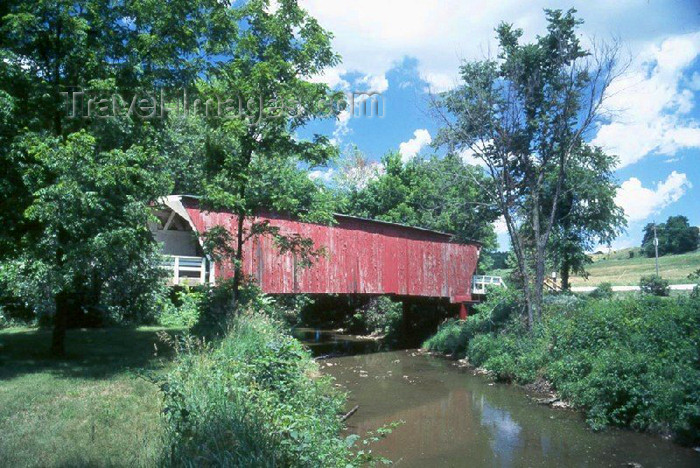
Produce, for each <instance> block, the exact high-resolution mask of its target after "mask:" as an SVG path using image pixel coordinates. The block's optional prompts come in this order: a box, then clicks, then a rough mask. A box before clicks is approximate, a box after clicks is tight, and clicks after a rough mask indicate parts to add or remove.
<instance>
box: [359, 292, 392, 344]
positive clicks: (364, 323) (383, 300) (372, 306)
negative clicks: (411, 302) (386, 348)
mask: <svg viewBox="0 0 700 468" xmlns="http://www.w3.org/2000/svg"><path fill="white" fill-rule="evenodd" d="M402 320H403V309H402V304H401V302H394V301H393V300H392V299H391V298H390V297H388V296H379V297H373V298H371V299H370V300H369V301H367V302H366V303H365V304H363V305H362V306H361V307H359V308H357V309H356V310H355V311H354V313H353V314H352V315H351V316H350V317H349V318H348V320H347V321H348V328H349V329H350V330H351V331H352V332H353V333H358V334H371V335H384V337H385V341H386V342H395V341H396V340H398V339H399V335H400V328H401V324H402Z"/></svg>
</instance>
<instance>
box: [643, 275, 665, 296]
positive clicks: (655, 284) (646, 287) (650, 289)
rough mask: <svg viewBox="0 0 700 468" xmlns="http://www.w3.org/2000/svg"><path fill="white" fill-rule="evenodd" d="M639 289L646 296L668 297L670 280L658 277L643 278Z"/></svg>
mask: <svg viewBox="0 0 700 468" xmlns="http://www.w3.org/2000/svg"><path fill="white" fill-rule="evenodd" d="M639 287H640V289H641V290H642V292H643V293H645V294H653V295H654V296H668V293H669V287H668V280H665V279H663V278H661V277H660V276H657V275H649V276H642V277H641V279H640V280H639Z"/></svg>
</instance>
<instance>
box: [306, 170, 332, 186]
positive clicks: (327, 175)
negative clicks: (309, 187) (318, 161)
mask: <svg viewBox="0 0 700 468" xmlns="http://www.w3.org/2000/svg"><path fill="white" fill-rule="evenodd" d="M335 173H336V171H335V169H333V168H332V167H329V168H327V169H314V170H313V171H310V172H309V179H311V180H320V181H322V182H324V183H325V184H329V183H331V182H332V181H333V177H334V176H335Z"/></svg>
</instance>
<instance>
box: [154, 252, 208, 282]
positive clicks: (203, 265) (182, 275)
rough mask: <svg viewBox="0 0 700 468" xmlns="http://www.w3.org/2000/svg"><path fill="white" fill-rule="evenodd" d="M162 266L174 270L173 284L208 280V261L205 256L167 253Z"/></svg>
mask: <svg viewBox="0 0 700 468" xmlns="http://www.w3.org/2000/svg"><path fill="white" fill-rule="evenodd" d="M162 267H163V268H166V269H168V270H172V283H173V284H204V283H206V281H207V261H206V258H204V257H186V256H184V255H166V256H165V260H164V261H163V263H162ZM191 273H196V275H192V274H191Z"/></svg>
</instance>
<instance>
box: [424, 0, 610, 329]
mask: <svg viewBox="0 0 700 468" xmlns="http://www.w3.org/2000/svg"><path fill="white" fill-rule="evenodd" d="M545 17H546V23H547V30H546V33H544V34H542V35H533V36H531V37H534V40H531V41H530V42H523V40H522V38H523V36H524V32H523V30H521V29H518V28H516V27H514V26H513V25H512V24H508V23H501V24H500V25H499V26H498V27H497V28H496V34H497V39H498V53H497V55H496V56H495V57H493V58H489V59H485V60H472V61H464V62H463V63H462V65H461V67H460V75H461V81H462V82H461V83H460V85H459V86H457V87H455V88H453V89H451V90H449V91H446V92H444V93H442V95H441V96H440V98H439V99H438V100H437V102H436V103H435V105H436V107H437V108H438V109H437V115H438V116H440V117H441V118H442V120H443V125H442V128H441V129H440V131H439V132H438V135H437V136H436V138H435V141H434V144H435V145H437V146H443V147H445V148H446V149H447V151H448V153H450V154H455V155H459V154H469V155H471V157H473V158H476V159H478V160H479V161H480V162H481V163H483V165H484V166H485V167H486V170H485V171H484V173H485V174H487V176H488V177H487V182H488V185H487V186H488V187H493V188H492V189H491V190H485V191H484V192H483V194H482V196H484V195H486V194H489V195H491V196H490V197H489V198H487V199H486V200H484V201H485V202H487V203H491V204H493V206H495V207H497V209H498V212H499V214H501V215H503V217H504V220H505V223H506V225H507V227H508V232H509V235H510V237H511V239H510V241H511V246H512V248H513V251H514V253H515V256H516V259H517V263H518V270H519V274H520V277H521V279H522V287H523V289H524V293H525V294H524V297H525V300H526V305H527V316H528V323H529V325H532V324H533V323H534V321H535V320H537V319H538V318H539V317H540V315H541V314H540V312H541V311H540V309H541V307H542V300H543V294H544V279H545V271H546V267H547V265H548V263H553V262H552V260H554V259H553V258H552V257H553V256H552V253H553V252H555V251H556V250H559V247H557V249H556V250H554V249H553V248H552V244H553V243H557V244H559V245H560V246H561V249H562V250H566V252H565V253H566V256H567V257H568V258H569V260H575V262H576V263H580V260H584V261H585V257H583V256H582V255H581V253H582V250H581V247H582V246H583V245H585V243H586V242H591V239H593V238H595V237H598V236H601V235H602V236H607V232H609V231H610V229H608V228H607V227H606V226H605V225H606V224H608V223H609V221H610V219H609V215H610V214H614V218H617V219H618V220H619V221H622V217H621V215H622V213H621V212H620V210H619V208H617V206H616V205H615V203H614V200H613V198H614V193H615V186H614V182H613V181H612V180H611V172H612V167H613V166H614V160H613V159H612V158H610V157H608V156H606V155H604V154H603V153H602V152H600V151H598V150H595V149H593V148H589V147H587V146H585V144H584V141H583V135H584V134H585V133H586V132H587V130H589V129H590V128H591V127H592V126H593V125H595V123H596V121H597V120H598V117H599V113H600V112H599V111H600V110H601V109H600V108H601V104H602V100H603V97H604V96H605V92H606V89H607V88H608V86H609V85H610V83H611V82H612V80H613V78H614V77H615V74H616V72H615V64H616V48H615V47H614V46H612V47H608V46H605V45H603V46H601V47H594V48H593V50H592V51H588V50H585V49H584V47H583V46H582V43H581V41H580V40H579V36H578V32H577V29H578V27H579V25H580V24H581V23H582V21H581V20H580V19H579V18H577V16H576V10H575V9H573V8H572V9H569V10H567V11H562V10H549V9H546V10H545ZM579 155H581V156H585V158H584V159H588V161H585V162H584V161H583V160H582V164H580V165H577V164H576V162H575V160H576V159H577V157H578V156H579ZM598 162H600V166H601V167H605V166H607V170H605V171H604V172H603V174H601V175H600V177H597V173H596V166H598ZM570 171H571V172H572V173H576V172H577V171H578V172H579V173H580V174H582V175H585V179H586V180H590V181H595V186H594V187H592V188H591V190H587V187H585V184H582V186H581V187H579V186H573V185H572V184H575V182H576V180H575V179H578V177H570V176H569V172H570ZM572 179H573V180H572ZM598 184H600V185H598ZM567 185H568V186H567ZM595 192H600V194H602V195H604V197H601V204H600V206H594V205H595V203H594V204H593V205H592V212H591V213H590V215H591V220H594V219H595V220H598V219H600V220H602V223H601V225H602V227H603V230H602V231H603V233H602V234H601V233H600V232H593V233H591V232H587V228H588V227H589V224H588V222H583V223H581V224H580V225H576V223H575V222H574V221H573V219H575V218H576V216H577V215H576V214H574V213H573V212H578V213H581V212H582V211H584V209H585V206H586V205H585V204H584V203H580V202H577V199H580V200H582V201H583V200H590V201H593V202H595V201H596V199H597V196H598V195H596V193H595ZM568 194H570V195H571V196H570V197H568ZM567 197H568V199H567ZM560 204H561V206H560ZM561 210H563V212H562V213H561V216H557V214H559V212H560V211H561ZM569 213H571V214H569ZM586 216H588V213H587V214H586ZM565 221H566V222H567V223H569V224H570V225H568V226H567V225H565ZM589 221H590V220H589ZM613 224H615V223H614V222H613ZM590 226H591V227H592V226H593V222H592V221H591V222H590ZM616 228H617V226H613V231H614V230H616ZM597 230H598V229H596V231H597ZM572 263H573V262H572Z"/></svg>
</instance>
